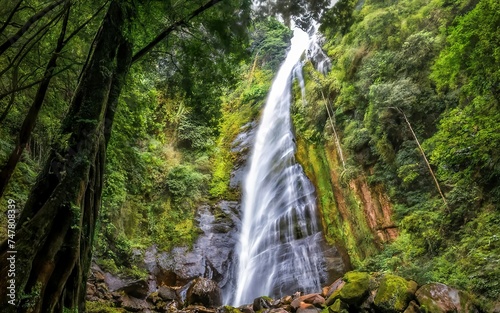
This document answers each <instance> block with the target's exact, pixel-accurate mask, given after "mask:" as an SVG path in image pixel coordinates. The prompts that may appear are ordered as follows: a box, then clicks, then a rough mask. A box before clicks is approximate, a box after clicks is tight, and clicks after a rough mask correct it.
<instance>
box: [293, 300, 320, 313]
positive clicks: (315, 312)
mask: <svg viewBox="0 0 500 313" xmlns="http://www.w3.org/2000/svg"><path fill="white" fill-rule="evenodd" d="M320 311H321V310H320V309H318V308H317V307H315V306H314V305H313V304H310V303H305V302H301V303H300V306H299V307H298V308H297V311H296V313H319V312H320Z"/></svg>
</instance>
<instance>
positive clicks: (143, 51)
mask: <svg viewBox="0 0 500 313" xmlns="http://www.w3.org/2000/svg"><path fill="white" fill-rule="evenodd" d="M221 1H223V0H210V1H208V2H207V3H205V4H204V5H202V6H201V7H199V8H198V9H196V10H194V11H193V12H191V14H189V15H188V16H186V17H184V18H182V19H180V20H178V21H176V22H174V23H173V24H171V25H170V26H169V27H167V28H165V29H164V30H163V31H162V32H161V33H160V34H158V36H156V37H155V38H154V39H153V40H152V41H151V42H150V43H149V44H147V45H146V46H145V47H143V48H142V49H141V50H139V51H138V52H137V53H136V54H135V55H134V56H133V57H132V63H135V62H136V61H137V60H139V59H140V58H142V57H143V56H144V55H145V54H146V53H148V52H149V51H151V49H153V48H154V47H155V46H156V45H157V44H159V43H160V42H161V41H162V40H163V39H165V38H167V37H168V35H170V33H172V32H173V31H175V30H176V29H177V28H179V27H181V26H182V25H185V24H187V23H188V22H189V21H191V20H192V19H193V18H195V17H197V16H198V15H200V14H201V13H203V12H204V11H206V10H208V9H209V8H211V7H213V6H214V5H216V4H217V3H219V2H221Z"/></svg>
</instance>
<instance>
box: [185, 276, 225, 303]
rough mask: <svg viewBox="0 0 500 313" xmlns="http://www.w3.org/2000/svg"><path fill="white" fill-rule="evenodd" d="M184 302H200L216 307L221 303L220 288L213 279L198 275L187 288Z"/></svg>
mask: <svg viewBox="0 0 500 313" xmlns="http://www.w3.org/2000/svg"><path fill="white" fill-rule="evenodd" d="M186 303H187V304H188V305H191V304H200V305H203V306H205V307H207V308H214V307H218V306H220V305H222V296H221V290H220V288H219V286H218V285H217V283H216V282H214V281H213V280H210V279H207V278H202V277H199V278H197V279H195V280H194V281H193V283H192V284H191V286H190V287H189V289H188V290H187V293H186Z"/></svg>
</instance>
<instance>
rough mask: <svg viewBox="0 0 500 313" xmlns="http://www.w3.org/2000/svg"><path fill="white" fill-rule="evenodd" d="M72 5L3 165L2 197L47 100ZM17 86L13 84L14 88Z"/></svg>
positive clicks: (68, 7)
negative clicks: (46, 96) (14, 142)
mask: <svg viewBox="0 0 500 313" xmlns="http://www.w3.org/2000/svg"><path fill="white" fill-rule="evenodd" d="M70 5H71V4H70V2H69V1H66V15H65V17H64V21H63V24H62V27H61V32H60V34H59V39H58V40H57V44H56V48H55V50H54V53H52V56H51V57H50V60H49V62H48V63H47V66H46V67H45V73H44V75H43V79H42V82H41V84H40V86H39V87H38V90H37V92H36V96H35V99H34V100H33V104H32V105H31V107H30V109H29V111H28V114H27V115H26V117H25V118H24V121H23V125H22V126H21V130H20V131H19V136H18V138H17V142H16V146H15V147H14V149H13V150H12V152H11V153H10V155H9V158H8V159H7V163H5V165H4V166H3V167H2V170H1V171H0V197H1V196H2V195H3V193H4V191H5V188H7V184H8V183H9V180H10V178H11V177H12V174H13V173H14V170H15V169H16V166H17V163H19V159H20V158H21V155H22V153H23V151H24V149H25V148H26V146H27V145H28V142H29V140H30V138H31V133H32V131H33V129H34V128H35V123H36V121H37V119H38V113H40V109H41V108H42V105H43V102H44V100H45V95H46V94H47V91H48V89H49V84H50V81H51V79H52V74H53V73H54V70H55V68H56V66H57V58H58V57H59V54H60V53H61V51H62V49H63V47H64V36H65V35H66V28H67V26H68V19H69V10H70ZM14 73H17V67H16V68H15V71H14ZM15 76H17V75H15ZM14 79H15V80H16V81H17V77H15V78H13V81H14ZM15 88H16V86H15V85H14V84H13V88H12V89H15ZM14 96H15V93H13V94H12V99H14ZM10 105H11V104H10V103H9V106H7V109H6V111H5V114H4V115H2V116H1V117H0V121H1V120H2V119H3V118H5V117H6V116H7V113H8V110H10Z"/></svg>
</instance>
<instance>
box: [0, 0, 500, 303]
mask: <svg viewBox="0 0 500 313" xmlns="http://www.w3.org/2000/svg"><path fill="white" fill-rule="evenodd" d="M11 2H12V3H9V4H8V5H7V6H4V7H2V8H0V166H2V168H1V172H0V192H1V193H0V202H1V203H7V199H15V201H16V205H17V207H18V208H25V207H26V208H27V209H26V210H25V211H24V212H23V214H22V215H21V217H20V223H19V225H18V235H19V240H20V241H19V249H20V252H21V254H22V253H25V254H22V255H20V258H24V259H25V260H26V264H24V263H20V264H19V266H20V268H22V269H26V274H25V275H28V276H26V279H25V280H24V282H23V284H24V285H21V284H20V285H19V288H22V290H20V291H19V293H20V294H22V295H23V296H24V299H25V300H23V301H24V302H23V303H24V305H25V306H26V310H32V311H34V312H37V311H50V310H54V308H55V307H56V306H61V305H63V304H61V303H59V302H58V301H59V299H61V297H59V296H57V297H55V296H54V295H55V294H56V293H57V292H59V291H60V290H59V289H57V290H52V289H50V288H49V289H45V288H40V286H46V285H48V281H47V280H48V279H49V278H50V276H51V275H42V274H43V273H42V271H39V270H38V269H39V267H40V268H41V267H42V265H41V264H51V266H52V265H53V266H54V267H56V268H57V270H61V271H63V270H65V271H70V272H71V273H73V267H71V266H70V267H71V268H70V267H67V264H70V263H71V262H67V261H66V260H68V259H71V260H72V262H73V263H75V264H77V263H76V259H77V257H76V255H78V258H79V260H80V261H81V262H80V263H81V265H79V266H82V270H81V271H82V272H84V271H85V269H87V270H88V267H89V264H90V257H91V255H92V251H93V255H94V256H95V257H96V260H97V262H98V263H99V265H101V266H102V267H103V268H104V269H105V270H108V271H112V272H115V273H118V274H124V275H127V276H134V277H142V276H144V275H145V273H144V272H143V270H141V269H139V267H137V264H139V263H140V261H141V260H140V259H139V258H137V255H140V253H139V254H137V253H135V252H137V251H144V249H147V248H148V247H150V246H152V245H156V246H157V247H158V248H159V249H160V250H163V251H166V250H169V249H171V248H173V247H176V246H190V245H192V243H193V242H194V240H195V239H196V237H197V235H198V232H199V230H198V229H197V225H196V222H195V216H196V210H197V208H198V207H199V206H200V205H201V204H205V203H209V204H211V203H214V202H216V201H219V200H220V199H231V200H236V199H239V197H240V190H239V189H238V188H233V187H234V186H233V187H231V185H230V178H231V176H230V175H231V171H232V169H233V167H234V166H235V165H237V162H239V159H238V156H237V155H236V154H235V153H234V152H233V151H232V144H233V142H234V140H235V138H236V137H237V135H238V134H239V133H240V132H241V130H242V129H243V128H244V127H248V125H250V123H251V122H252V121H255V120H257V119H258V116H259V111H260V108H261V106H262V104H263V102H264V99H265V97H266V94H267V91H268V89H269V86H270V83H271V80H272V77H273V74H274V72H275V71H276V70H277V68H278V66H279V64H280V63H281V61H282V60H283V57H284V55H285V52H286V47H287V46H288V44H289V39H290V37H291V32H290V30H289V29H288V28H287V27H285V26H283V24H281V23H280V22H278V20H276V19H273V18H268V17H262V16H263V15H269V14H274V13H276V12H281V13H282V14H283V16H284V18H285V20H289V19H291V18H293V16H294V15H296V14H298V13H300V12H304V10H306V11H307V10H309V12H310V14H309V15H308V16H307V17H304V16H302V18H298V19H297V18H296V22H297V23H298V24H299V25H305V24H306V23H307V22H308V19H309V18H310V17H317V16H319V15H318V14H319V11H320V10H319V9H320V8H323V7H325V3H324V2H325V1H278V2H276V3H274V2H273V3H271V2H269V3H267V4H266V5H262V6H261V7H260V11H259V12H257V13H258V14H256V15H254V16H253V17H254V19H253V21H252V23H250V17H251V15H250V6H249V3H248V1H237V0H231V1H221V2H224V3H221V5H219V6H215V5H216V4H217V2H219V1H207V3H206V4H203V3H202V2H197V1H192V2H186V3H189V4H186V5H184V4H180V5H179V4H178V3H172V2H170V1H147V2H142V1H138V0H137V1H132V0H130V1H117V0H113V1H98V0H95V1H94V0H93V1H85V2H78V1H76V2H75V1H69V0H68V1H66V0H61V1H40V0H20V1H11ZM124 3H127V5H124ZM76 12H78V13H76ZM499 12H500V3H499V2H498V1H497V0H401V1H391V0H364V1H356V0H339V1H338V2H337V4H336V5H335V6H334V7H333V8H331V9H329V10H328V11H327V12H325V14H324V16H323V18H322V28H321V31H322V32H323V34H324V39H325V42H324V50H325V52H326V53H327V54H328V56H329V57H330V58H331V60H332V68H331V71H330V72H329V73H328V74H326V75H325V76H323V75H322V74H320V73H318V72H316V71H315V70H314V69H313V66H312V64H310V63H308V64H306V66H305V68H304V70H305V75H304V76H305V79H306V91H307V92H306V94H307V97H306V99H305V100H306V101H305V102H302V99H301V97H300V96H298V95H299V94H300V91H299V90H298V88H297V86H295V88H296V94H297V97H296V99H297V101H296V103H295V104H294V107H293V109H292V116H293V120H294V126H295V131H296V134H297V137H298V138H297V147H298V150H297V158H298V159H299V161H300V162H301V163H302V164H303V165H304V169H305V171H306V173H307V174H308V176H309V177H310V179H311V180H312V181H313V182H314V184H315V185H316V187H317V195H318V204H319V206H320V209H321V215H322V218H323V226H324V230H325V234H326V237H327V241H328V242H329V243H330V244H335V245H338V246H339V247H341V248H343V249H344V250H345V252H346V253H347V254H348V256H349V258H350V261H351V263H352V265H353V266H354V267H356V268H358V269H366V270H376V271H380V270H384V271H391V272H394V273H396V274H398V275H402V276H404V277H406V278H408V279H414V280H416V281H417V282H419V283H425V282H430V281H440V282H444V283H448V284H450V285H453V286H456V287H459V288H462V289H466V290H469V291H472V292H474V293H476V294H478V295H482V296H484V297H486V298H487V299H489V300H495V299H498V297H499V296H500V258H499V257H498V256H499V255H500V238H499V236H500V212H499V208H500V159H499V156H498V151H500V127H499V126H498V125H500V110H499V99H500V31H499V25H500V14H499ZM110 20H113V23H111V22H109V21H110ZM228 26H229V27H228ZM105 35H106V36H108V37H106V38H107V39H106V38H104V39H103V37H102V36H105ZM111 40H114V41H112V43H116V44H111V43H110V42H111ZM95 77H99V78H100V79H101V80H100V81H99V80H96V79H94V78H95ZM110 78H113V79H110ZM89 99H90V100H89ZM111 126H112V129H113V130H112V132H111ZM104 160H105V162H104ZM360 186H368V188H369V189H370V192H371V193H372V194H374V195H377V197H379V202H384V203H381V204H380V203H379V204H380V205H385V206H389V204H390V206H391V207H392V211H393V217H392V220H393V222H394V225H386V226H390V227H395V226H396V227H397V229H398V231H399V233H400V235H399V237H398V238H397V239H395V240H394V241H388V240H386V239H387V238H386V239H384V240H381V239H380V238H378V237H377V234H375V233H374V230H373V229H372V228H370V227H372V226H370V224H369V223H368V221H367V219H366V216H365V215H366V210H365V208H366V206H367V203H365V201H364V200H363V198H362V197H361V196H360V194H361V193H362V192H361V191H360V190H361V189H362V188H361V187H360ZM380 199H382V200H380ZM1 207H2V210H4V209H3V208H4V207H5V206H4V205H2V206H1ZM2 212H3V211H2ZM40 212H42V213H44V214H39V213H40ZM47 212H48V213H47ZM89 212H91V213H89ZM93 214H95V215H93ZM37 216H38V218H35V217H37ZM40 216H41V217H40ZM0 224H2V225H6V224H7V220H6V214H1V215H0ZM6 231H7V228H6V227H2V228H0V238H2V239H3V238H6V237H7V233H6ZM33 232H36V233H33ZM47 238H50V239H54V240H52V241H50V240H47ZM55 239H58V240H55ZM63 242H64V243H63ZM53 244H56V245H58V246H53ZM68 247H69V248H68ZM73 248H74V249H78V251H76V250H75V251H73V250H74V249H73ZM2 249H3V250H2ZM37 249H38V250H37ZM72 249H73V250H72ZM41 250H43V251H51V253H52V254H47V255H45V254H44V253H39V251H41ZM68 251H69V252H68ZM4 256H5V246H2V247H1V249H0V257H2V258H3V257H4ZM35 258H36V259H35ZM28 263H29V264H28ZM73 263H71V264H73ZM80 263H78V264H80ZM31 264H40V265H39V267H33V268H32V266H31ZM54 264H55V265H54ZM56 265H57V266H56ZM77 267H78V266H76V265H75V268H77ZM30 271H32V273H31V274H30ZM2 273H3V272H2ZM66 274H68V276H69V273H66V272H64V273H60V274H57V275H55V274H54V277H56V276H57V277H60V276H61V277H67V276H65V275H66ZM30 275H31V276H30ZM47 276H49V277H47ZM83 276H85V275H83ZM70 277H71V279H75V281H73V282H71V283H68V286H70V285H71V286H76V285H78V284H82V279H85V277H82V275H80V276H78V275H76V274H75V275H72V276H70ZM28 278H29V280H28ZM44 279H45V280H44ZM54 279H55V278H54ZM57 283H60V281H57ZM62 283H63V285H64V283H65V282H62ZM83 283H84V281H83ZM0 285H1V284H0ZM1 286H2V288H3V285H1ZM65 286H66V285H65ZM64 288H66V287H64ZM68 288H69V289H68V290H66V292H67V293H66V294H67V297H68V299H66V300H65V301H66V302H65V303H70V305H69V306H70V307H72V308H75V306H78V307H79V310H83V308H84V307H83V306H82V304H81V299H78V296H76V295H75V294H76V292H75V291H74V290H71V288H70V287H68ZM26 299H27V300H26ZM40 299H42V300H43V301H42V300H40ZM51 299H56V300H51ZM53 301H55V302H53ZM77 302H79V303H77ZM93 309H97V308H93V307H91V308H89V310H93ZM108 309H109V311H113V310H114V308H108Z"/></svg>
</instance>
